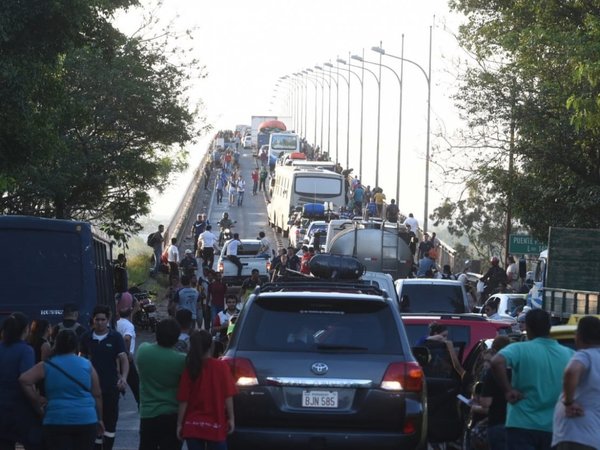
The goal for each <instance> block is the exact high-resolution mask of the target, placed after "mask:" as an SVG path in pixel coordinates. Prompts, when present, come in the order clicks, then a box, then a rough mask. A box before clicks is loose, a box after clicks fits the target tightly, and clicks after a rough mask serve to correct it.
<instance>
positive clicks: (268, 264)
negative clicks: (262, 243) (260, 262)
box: [267, 261, 271, 272]
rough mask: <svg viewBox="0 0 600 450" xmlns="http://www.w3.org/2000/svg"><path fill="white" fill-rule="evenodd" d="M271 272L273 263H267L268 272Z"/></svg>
mask: <svg viewBox="0 0 600 450" xmlns="http://www.w3.org/2000/svg"><path fill="white" fill-rule="evenodd" d="M269 271H271V261H267V272H269Z"/></svg>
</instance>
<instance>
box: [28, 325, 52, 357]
mask: <svg viewBox="0 0 600 450" xmlns="http://www.w3.org/2000/svg"><path fill="white" fill-rule="evenodd" d="M50 331H51V328H50V322H48V321H47V320H44V319H36V320H32V321H31V325H30V326H29V334H28V336H27V343H28V344H29V345H31V347H32V348H33V351H34V353H35V362H36V363H39V362H40V361H46V360H47V359H48V358H50V355H51V354H52V347H50V343H49V342H48V337H49V336H50Z"/></svg>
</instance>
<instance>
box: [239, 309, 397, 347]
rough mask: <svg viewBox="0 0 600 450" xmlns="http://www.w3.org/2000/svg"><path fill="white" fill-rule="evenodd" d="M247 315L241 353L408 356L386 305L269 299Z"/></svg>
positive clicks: (240, 341) (242, 335) (241, 341)
mask: <svg viewBox="0 0 600 450" xmlns="http://www.w3.org/2000/svg"><path fill="white" fill-rule="evenodd" d="M247 314H248V316H247V317H246V319H245V320H244V328H243V329H242V331H241V333H240V334H239V336H238V339H239V340H238V349H239V350H250V351H252V350H257V351H299V352H306V351H311V352H312V351H323V352H328V351H336V352H357V353H370V354H372V353H377V354H394V355H401V354H403V351H402V345H401V341H400V332H399V329H398V324H397V323H396V321H395V320H394V316H393V314H392V311H391V310H390V306H389V304H388V303H385V302H373V301H365V302H361V301H357V300H337V301H332V300H330V299H327V300H324V299H292V298H268V299H264V298H263V299H259V300H257V301H256V302H255V303H253V304H252V306H251V308H250V309H249V310H248V311H247Z"/></svg>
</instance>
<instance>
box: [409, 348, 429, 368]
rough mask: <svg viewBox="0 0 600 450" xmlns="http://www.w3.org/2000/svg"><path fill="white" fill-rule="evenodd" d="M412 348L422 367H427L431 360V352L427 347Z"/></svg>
mask: <svg viewBox="0 0 600 450" xmlns="http://www.w3.org/2000/svg"><path fill="white" fill-rule="evenodd" d="M411 350H412V353H413V356H414V357H415V359H416V360H417V362H418V363H419V365H420V366H421V367H425V366H426V365H427V364H429V362H430V361H431V353H430V352H429V349H428V348H427V347H413V348H412V349H411Z"/></svg>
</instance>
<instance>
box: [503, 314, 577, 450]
mask: <svg viewBox="0 0 600 450" xmlns="http://www.w3.org/2000/svg"><path fill="white" fill-rule="evenodd" d="M550 326H551V324H550V316H549V315H548V313H547V312H545V311H543V310H541V309H532V310H531V311H529V312H528V313H527V315H526V316H525V327H526V330H527V339H528V340H527V341H526V342H517V343H514V344H511V345H508V346H507V347H504V348H503V349H502V350H500V352H499V353H498V354H497V355H496V356H494V358H493V359H492V370H493V373H494V377H495V378H496V380H497V381H498V384H499V385H500V388H501V389H502V390H503V391H504V396H505V397H506V401H507V402H508V409H507V415H506V445H507V446H506V448H509V449H511V450H550V444H551V442H552V419H553V415H554V406H555V405H556V400H557V399H558V396H559V395H560V393H561V390H562V377H563V372H564V370H565V367H566V366H567V364H568V362H569V359H570V358H571V356H572V355H573V353H574V352H573V350H571V349H570V348H567V347H565V346H562V345H560V344H559V343H558V342H557V341H555V340H554V339H551V338H550ZM507 367H510V368H511V369H512V379H511V381H510V382H509V381H508V376H507V373H506V369H507ZM511 383H512V385H511Z"/></svg>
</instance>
